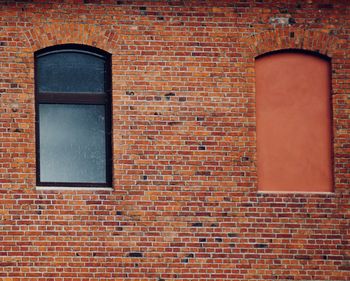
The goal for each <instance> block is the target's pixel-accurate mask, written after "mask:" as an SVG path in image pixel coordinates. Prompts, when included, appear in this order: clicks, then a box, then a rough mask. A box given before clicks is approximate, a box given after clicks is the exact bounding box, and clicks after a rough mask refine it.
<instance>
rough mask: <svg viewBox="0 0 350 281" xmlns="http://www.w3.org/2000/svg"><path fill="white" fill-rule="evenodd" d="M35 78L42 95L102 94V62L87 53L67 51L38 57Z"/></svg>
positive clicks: (100, 59)
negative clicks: (45, 93)
mask: <svg viewBox="0 0 350 281" xmlns="http://www.w3.org/2000/svg"><path fill="white" fill-rule="evenodd" d="M37 79H38V80H37V81H38V83H37V85H38V90H39V92H41V93H43V92H48V93H96V92H101V93H102V92H103V91H104V60H103V59H102V58H100V57H98V56H94V55H91V54H89V53H82V52H79V53H78V52H74V51H70V52H69V51H67V50H65V52H58V53H50V55H44V56H39V57H38V59H37Z"/></svg>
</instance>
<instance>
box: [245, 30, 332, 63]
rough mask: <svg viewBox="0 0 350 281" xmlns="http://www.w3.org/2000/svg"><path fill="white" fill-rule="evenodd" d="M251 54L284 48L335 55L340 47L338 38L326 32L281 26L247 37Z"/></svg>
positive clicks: (255, 54) (256, 54) (255, 55)
mask: <svg viewBox="0 0 350 281" xmlns="http://www.w3.org/2000/svg"><path fill="white" fill-rule="evenodd" d="M247 43H248V45H249V47H250V50H251V56H253V57H257V56H260V55H262V54H265V53H269V52H273V51H278V50H283V49H300V50H308V51H312V52H316V53H320V54H322V55H325V56H328V57H330V58H331V57H333V55H334V54H335V52H336V50H337V49H338V46H337V45H338V43H337V38H336V37H335V36H332V35H330V34H329V33H326V32H321V31H311V30H302V29H292V28H281V29H275V30H270V31H266V32H262V33H259V34H256V35H253V36H250V37H248V38H247Z"/></svg>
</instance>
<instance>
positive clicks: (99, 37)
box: [25, 23, 118, 53]
mask: <svg viewBox="0 0 350 281" xmlns="http://www.w3.org/2000/svg"><path fill="white" fill-rule="evenodd" d="M25 37H26V39H27V43H28V44H27V48H28V52H35V51H37V50H40V49H43V48H46V47H50V46H54V45H59V44H70V43H71V44H83V45H89V46H93V47H97V48H99V49H102V50H104V51H107V52H109V53H112V52H113V50H114V51H115V49H116V48H117V44H116V42H117V41H118V34H117V33H116V32H115V31H112V30H105V29H103V28H101V27H99V26H96V25H89V24H79V23H64V24H62V23H45V24H41V25H40V26H38V27H34V28H33V29H30V30H27V31H26V32H25Z"/></svg>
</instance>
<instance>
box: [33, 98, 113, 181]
mask: <svg viewBox="0 0 350 281" xmlns="http://www.w3.org/2000/svg"><path fill="white" fill-rule="evenodd" d="M39 122H40V181H42V182H72V183H74V182H89V183H104V182H106V149H105V109H104V106H103V105H74V104H69V105H68V104H40V105H39Z"/></svg>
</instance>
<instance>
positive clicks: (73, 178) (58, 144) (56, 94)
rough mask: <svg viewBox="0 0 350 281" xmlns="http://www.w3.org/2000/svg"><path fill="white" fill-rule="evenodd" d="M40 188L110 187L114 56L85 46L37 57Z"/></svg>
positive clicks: (66, 47)
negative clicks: (43, 186) (112, 69)
mask: <svg viewBox="0 0 350 281" xmlns="http://www.w3.org/2000/svg"><path fill="white" fill-rule="evenodd" d="M35 66H36V67H35V81H36V141H37V144H36V148H37V185H45V186H96V187H99V186H110V185H111V174H112V172H111V158H112V156H111V155H112V153H111V56H110V54H108V53H106V52H104V51H102V50H99V49H96V48H92V47H88V46H83V45H75V44H69V45H58V46H54V47H49V48H45V49H42V50H40V51H38V52H36V53H35Z"/></svg>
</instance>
